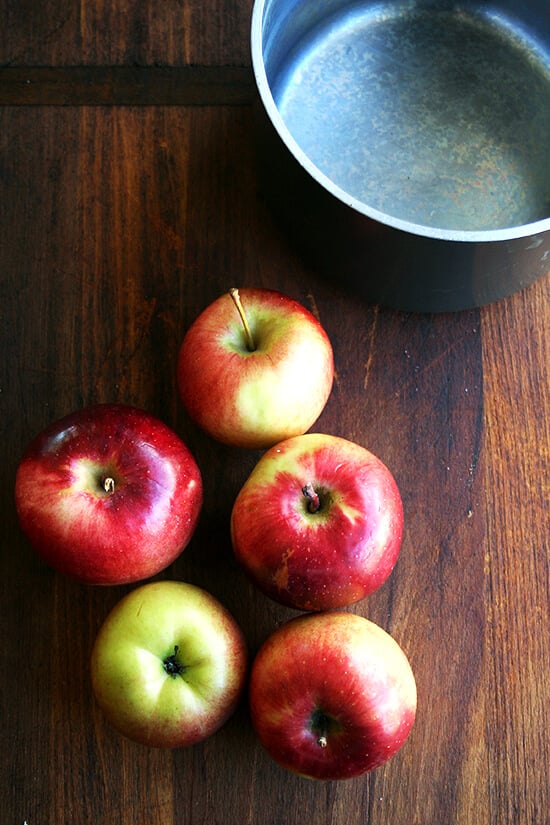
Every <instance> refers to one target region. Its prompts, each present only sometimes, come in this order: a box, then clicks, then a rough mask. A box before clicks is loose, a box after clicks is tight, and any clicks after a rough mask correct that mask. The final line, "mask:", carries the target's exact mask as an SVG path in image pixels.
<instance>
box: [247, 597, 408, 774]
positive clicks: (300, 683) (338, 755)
mask: <svg viewBox="0 0 550 825" xmlns="http://www.w3.org/2000/svg"><path fill="white" fill-rule="evenodd" d="M249 701H250V713H251V719H252V724H253V727H254V729H255V731H256V733H257V735H258V738H259V740H260V742H261V744H262V746H263V747H264V748H265V750H266V751H267V753H268V754H269V755H270V756H271V757H272V758H273V759H274V760H275V761H276V762H277V763H278V764H279V765H281V766H282V767H284V768H286V769H287V770H289V771H292V772H294V773H297V774H300V775H301V776H304V777H309V778H311V779H349V778H352V777H355V776H360V775H361V774H364V773H366V772H367V771H370V770H373V769H374V768H377V767H379V766H380V765H382V764H383V763H384V762H386V761H387V760H388V759H390V758H391V757H392V756H394V755H395V753H396V752H397V751H398V750H399V749H400V748H401V747H402V745H403V744H404V743H405V741H406V739H407V737H408V736H409V733H410V731H411V729H412V727H413V723H414V720H415V715H416V682H415V678H414V675H413V672H412V669H411V666H410V664H409V661H408V659H407V657H406V655H405V653H404V652H403V650H402V648H401V647H400V646H399V644H398V643H397V642H396V641H395V639H393V637H392V636H390V635H389V634H388V633H387V632H386V631H385V630H383V629H382V628H381V627H379V626H378V625H376V624H374V622H371V621H369V620H368V619H365V618H363V617H362V616H359V615H356V614H354V613H345V612H327V613H310V614H307V615H302V616H298V617H297V618H294V619H291V620H290V621H289V622H287V623H286V624H284V625H282V626H281V627H280V628H278V629H277V630H275V631H274V633H273V634H272V635H271V636H270V637H269V638H268V639H267V640H266V641H265V642H264V643H263V645H262V646H261V647H260V650H259V651H258V653H257V654H256V657H255V658H254V661H253V663H252V668H251V674H250V683H249Z"/></svg>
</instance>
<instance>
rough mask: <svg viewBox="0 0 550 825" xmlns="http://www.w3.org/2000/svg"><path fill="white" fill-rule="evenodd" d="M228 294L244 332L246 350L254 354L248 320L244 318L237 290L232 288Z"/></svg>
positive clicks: (253, 343) (252, 338)
mask: <svg viewBox="0 0 550 825" xmlns="http://www.w3.org/2000/svg"><path fill="white" fill-rule="evenodd" d="M229 294H230V295H231V298H232V299H233V303H234V304H235V306H236V308H237V312H238V313H239V317H240V319H241V323H242V325H243V330H244V337H245V341H246V348H247V350H248V351H249V352H255V350H256V343H255V341H254V337H253V335H252V332H251V330H250V325H249V323H248V318H247V317H246V312H245V311H244V307H243V304H242V301H241V296H240V295H239V290H238V289H237V288H236V287H232V288H231V289H230V290H229Z"/></svg>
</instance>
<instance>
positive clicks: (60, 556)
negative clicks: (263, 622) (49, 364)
mask: <svg viewBox="0 0 550 825" xmlns="http://www.w3.org/2000/svg"><path fill="white" fill-rule="evenodd" d="M202 500H203V487H202V477H201V473H200V470H199V467H198V465H197V463H196V461H195V459H194V457H193V455H192V454H191V452H190V450H189V449H188V447H187V446H186V445H185V444H184V442H183V441H182V440H181V439H180V438H179V436H177V435H176V433H175V432H173V431H172V430H171V429H170V428H169V427H168V426H167V425H166V424H164V423H163V422H162V421H160V420H159V419H157V418H155V417H153V416H151V415H149V414H148V413H146V412H145V411H143V410H140V409H137V408H135V407H129V406H125V405H121V404H99V405H96V406H92V407H86V408H83V409H80V410H77V411H75V412H73V413H71V414H70V415H68V416H65V417H64V418H62V419H59V420H58V421H56V422H54V423H52V424H51V425H50V426H49V427H47V428H46V429H45V430H44V431H43V432H41V433H40V434H39V435H38V436H36V438H35V439H34V440H33V441H32V442H31V444H30V445H29V447H28V449H27V451H26V453H25V455H24V456H23V458H22V459H21V462H20V464H19V467H18V470H17V475H16V481H15V504H16V509H17V513H18V517H19V522H20V525H21V528H22V529H23V532H24V533H25V534H26V536H27V538H28V539H29V541H30V543H31V544H32V546H33V547H34V549H35V550H36V552H37V553H38V554H39V555H40V556H41V557H42V558H43V559H44V561H46V563H47V564H49V565H50V566H51V567H52V568H54V569H55V570H57V571H58V572H60V573H62V574H63V575H66V576H68V577H71V578H74V579H76V580H77V581H80V582H83V583H86V584H98V585H100V584H101V585H109V584H127V583H131V582H136V581H139V580H142V579H145V578H149V577H151V576H153V575H155V574H157V573H159V572H160V571H161V570H164V569H165V568H166V567H168V566H169V565H170V564H171V563H172V562H173V561H174V560H175V559H176V558H177V557H178V556H179V555H180V553H181V552H182V550H183V549H184V548H185V547H186V546H187V544H188V543H189V541H190V539H191V537H192V535H193V533H194V530H195V528H196V525H197V522H198V519H199V516H200V512H201V507H202Z"/></svg>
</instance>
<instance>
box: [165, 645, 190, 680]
mask: <svg viewBox="0 0 550 825" xmlns="http://www.w3.org/2000/svg"><path fill="white" fill-rule="evenodd" d="M178 650H179V646H178V645H174V652H173V653H171V654H170V655H169V656H167V657H166V659H164V661H163V663H162V664H163V667H164V670H165V671H166V673H167V674H168V675H169V676H171V677H172V679H176V678H177V677H178V676H181V675H182V673H183V672H184V671H185V665H182V663H181V662H180V661H178Z"/></svg>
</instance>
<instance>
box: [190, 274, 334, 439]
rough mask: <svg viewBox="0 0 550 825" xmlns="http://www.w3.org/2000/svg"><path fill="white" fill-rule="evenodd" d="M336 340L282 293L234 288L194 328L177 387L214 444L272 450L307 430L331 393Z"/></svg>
mask: <svg viewBox="0 0 550 825" xmlns="http://www.w3.org/2000/svg"><path fill="white" fill-rule="evenodd" d="M333 379H334V358H333V351H332V346H331V343H330V340H329V338H328V335H327V333H326V331H325V330H324V329H323V327H322V326H321V324H320V323H319V321H318V320H317V319H316V318H315V316H314V315H313V314H312V313H311V312H309V310H307V309H306V308H305V307H304V306H302V304H300V303H299V302H298V301H295V300H294V299H292V298H290V297H288V296H286V295H283V294H282V293H280V292H277V291H274V290H269V289H262V288H243V289H240V290H237V289H232V290H230V291H229V292H228V293H226V294H224V295H221V296H220V297H218V298H217V299H216V300H215V301H213V303H211V304H210V305H209V306H208V307H206V309H204V310H203V311H202V312H201V314H200V315H199V316H198V317H197V318H196V319H195V321H194V322H193V323H192V325H191V326H190V327H189V329H188V330H187V332H186V334H185V336H184V338H183V341H182V344H181V347H180V350H179V355H178V367H177V381H178V388H179V392H180V395H181V399H182V402H183V405H184V407H185V408H186V410H187V412H188V414H189V416H190V417H191V419H193V420H194V421H195V423H196V424H197V425H198V426H199V427H201V428H202V429H203V430H204V431H205V432H206V433H208V434H209V435H210V436H211V437H212V438H214V439H216V440H218V441H220V442H222V443H225V444H229V445H233V446H236V447H245V448H251V449H265V448H267V447H270V446H272V445H273V444H275V443H277V442H278V441H282V440H283V439H285V438H289V437H290V436H293V435H298V434H300V433H304V432H306V431H307V430H308V429H309V428H310V427H311V426H312V425H313V423H314V422H315V421H316V420H317V419H318V418H319V416H320V415H321V413H322V411H323V409H324V407H325V405H326V403H327V400H328V398H329V396H330V392H331V390H332V384H333Z"/></svg>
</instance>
